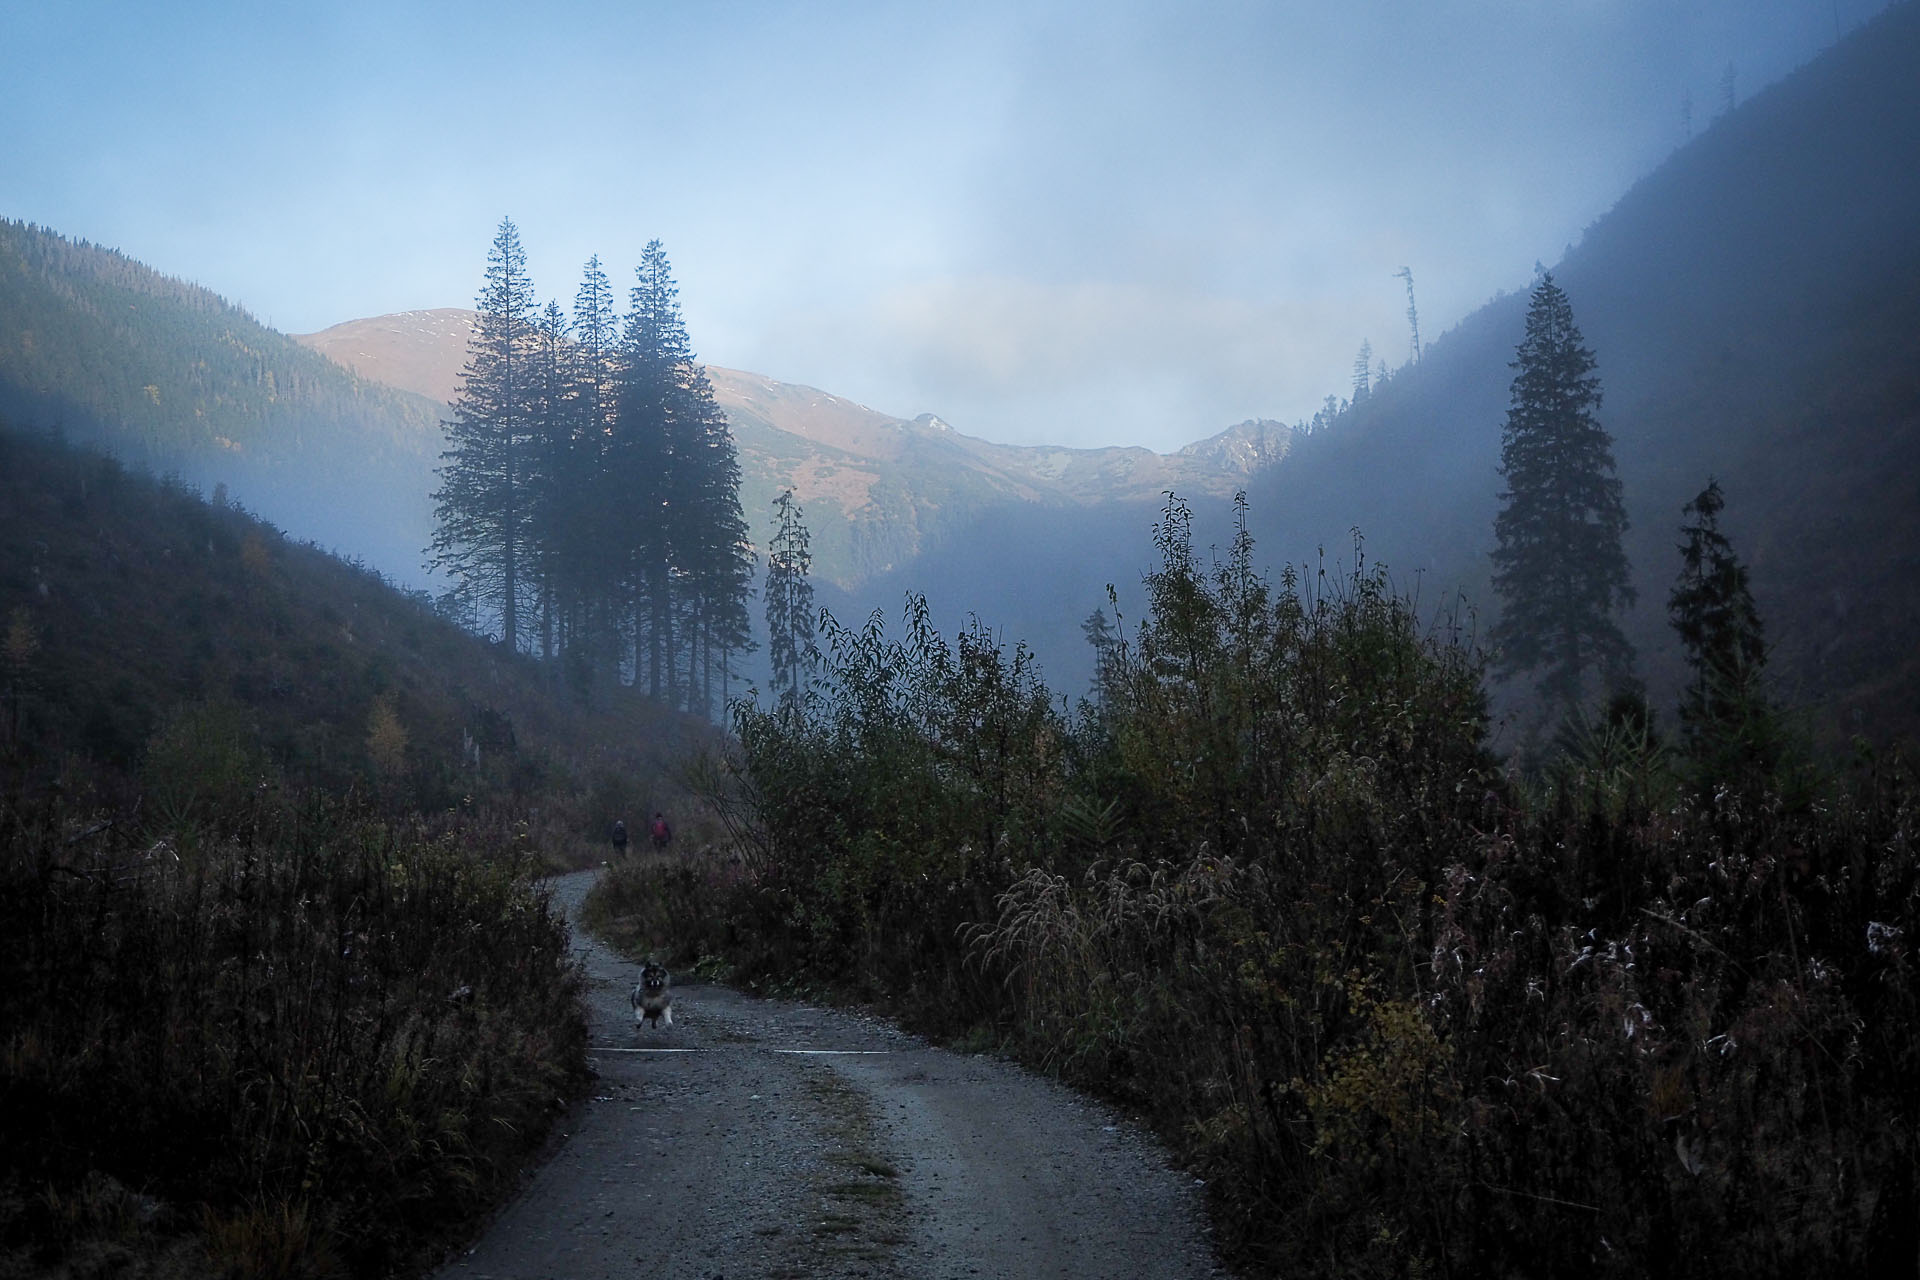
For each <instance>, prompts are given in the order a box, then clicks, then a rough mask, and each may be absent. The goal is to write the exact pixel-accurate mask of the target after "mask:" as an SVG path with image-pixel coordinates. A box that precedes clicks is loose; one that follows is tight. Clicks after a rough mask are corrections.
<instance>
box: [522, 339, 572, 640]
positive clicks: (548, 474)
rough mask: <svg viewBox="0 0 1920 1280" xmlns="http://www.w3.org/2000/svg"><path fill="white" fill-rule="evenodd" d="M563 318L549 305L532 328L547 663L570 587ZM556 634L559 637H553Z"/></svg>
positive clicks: (533, 527)
mask: <svg viewBox="0 0 1920 1280" xmlns="http://www.w3.org/2000/svg"><path fill="white" fill-rule="evenodd" d="M568 329H569V326H568V324H567V317H566V313H565V312H563V311H562V310H561V309H560V304H559V303H558V302H548V303H547V306H546V309H545V310H544V311H542V312H541V313H540V316H539V319H538V320H537V321H536V322H535V323H534V329H533V350H532V360H531V375H532V376H531V378H530V388H531V392H532V394H531V397H530V399H529V409H530V414H529V418H530V421H531V424H532V444H533V447H532V449H531V450H530V454H531V458H530V465H529V471H530V475H529V477H528V486H527V487H528V498H529V500H528V510H529V512H530V513H531V514H530V517H529V520H528V528H529V535H530V536H529V539H528V540H529V543H530V545H531V548H532V552H533V560H534V567H535V570H536V577H537V586H536V588H535V594H536V596H537V598H538V601H539V608H540V616H539V628H540V656H541V657H542V658H544V659H547V660H549V661H551V660H552V659H553V657H554V656H555V654H556V652H557V649H556V646H557V645H558V646H564V645H565V642H566V637H565V615H566V600H567V596H568V595H569V594H570V592H569V587H570V585H571V584H570V583H569V581H568V579H569V577H570V575H569V574H568V572H567V570H568V567H569V566H568V563H567V562H568V552H569V549H570V548H569V547H568V545H567V524H568V513H569V511H570V509H571V504H572V498H571V494H570V488H571V485H570V483H569V482H570V479H571V476H570V470H571V468H572V465H573V461H574V438H575V436H576V435H577V434H578V429H577V425H576V422H575V412H576V402H577V399H578V392H577V389H576V387H575V385H574V375H573V351H572V343H571V342H570V340H569V337H568ZM556 631H557V632H558V634H556Z"/></svg>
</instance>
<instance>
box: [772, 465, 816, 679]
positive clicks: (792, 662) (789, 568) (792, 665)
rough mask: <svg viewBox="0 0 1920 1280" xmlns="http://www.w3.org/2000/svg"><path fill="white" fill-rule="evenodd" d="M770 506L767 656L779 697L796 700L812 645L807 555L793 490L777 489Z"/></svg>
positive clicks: (809, 558)
mask: <svg viewBox="0 0 1920 1280" xmlns="http://www.w3.org/2000/svg"><path fill="white" fill-rule="evenodd" d="M773 505H774V509H775V510H776V511H777V512H779V515H778V516H777V517H776V519H775V523H774V532H773V540H772V541H771V542H770V543H769V544H768V546H767V587H766V591H767V657H768V658H769V660H771V662H772V664H773V684H774V688H775V689H776V690H778V691H779V693H780V697H781V699H782V700H783V701H787V702H796V701H798V700H799V697H800V676H801V673H802V670H803V668H804V667H805V665H806V658H807V654H808V653H809V651H811V650H812V648H813V584H812V583H811V582H809V581H807V574H808V572H809V571H810V570H811V569H812V568H813V554H812V552H811V551H810V550H809V546H808V543H809V538H808V535H807V526H806V525H805V524H804V523H802V522H801V519H800V516H801V511H800V504H799V503H797V502H795V501H794V499H793V490H792V489H788V490H786V491H785V492H783V493H782V494H781V495H780V496H779V497H778V498H775V499H774V500H773Z"/></svg>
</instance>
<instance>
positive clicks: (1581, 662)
mask: <svg viewBox="0 0 1920 1280" xmlns="http://www.w3.org/2000/svg"><path fill="white" fill-rule="evenodd" d="M1516 354H1517V358H1516V359H1515V360H1514V362H1513V365H1512V367H1513V368H1514V370H1515V371H1516V372H1515V375H1514V379H1513V389H1512V400H1511V404H1510V407H1509V408H1508V410H1507V422H1506V427H1505V429H1504V430H1503V432H1502V435H1501V446H1500V474H1501V475H1502V476H1503V477H1505V479H1506V482H1507V489H1506V492H1504V493H1503V494H1501V510H1500V514H1499V516H1498V517H1497V518H1496V519H1495V521H1494V533H1495V536H1496V538H1497V540H1498V545H1497V546H1496V548H1495V550H1494V553H1493V563H1494V579H1493V585H1494V589H1495V590H1496V591H1497V592H1498V593H1499V595H1500V598H1501V601H1502V606H1503V608H1502V613H1501V617H1500V621H1499V622H1498V624H1496V626H1495V627H1494V630H1493V639H1494V642H1495V646H1496V650H1497V654H1496V658H1495V665H1496V670H1498V671H1499V673H1500V674H1501V675H1502V676H1506V677H1513V676H1516V675H1518V674H1520V673H1522V672H1529V671H1537V670H1543V674H1542V675H1541V677H1540V679H1539V680H1538V682H1537V684H1536V686H1535V687H1536V689H1537V690H1538V692H1539V693H1540V694H1541V696H1542V697H1543V698H1545V699H1546V700H1547V701H1548V702H1549V703H1552V704H1556V705H1559V706H1562V707H1569V708H1570V707H1577V706H1579V705H1580V704H1581V702H1582V700H1583V699H1584V697H1585V694H1586V683H1587V677H1588V675H1589V674H1591V673H1594V672H1596V671H1597V672H1598V673H1599V674H1600V675H1601V676H1602V677H1604V678H1605V679H1607V680H1608V681H1611V682H1620V681H1623V680H1624V679H1626V678H1627V676H1628V675H1629V673H1630V670H1631V667H1632V663H1633V651H1632V649H1631V647H1630V646H1629V645H1628V644H1627V640H1626V637H1625V636H1624V635H1622V634H1621V632H1620V627H1619V624H1618V623H1617V622H1615V620H1614V614H1615V613H1616V612H1617V611H1618V610H1619V609H1620V608H1621V607H1622V606H1624V605H1626V604H1628V603H1631V601H1632V600H1633V587H1632V585H1631V584H1630V582H1629V579H1628V572H1627V558H1626V553H1625V552H1624V551H1622V550H1621V546H1620V539H1621V535H1622V534H1624V533H1625V532H1626V528H1627V514H1626V508H1625V505H1624V504H1623V503H1622V501H1621V494H1620V481H1619V480H1618V479H1617V478H1616V477H1615V475H1614V467H1613V441H1612V438H1611V437H1610V436H1608V435H1607V433H1606V431H1605V430H1604V429H1603V428H1602V427H1601V426H1600V423H1599V421H1598V419H1597V418H1596V417H1595V416H1594V412H1595V410H1596V409H1598V408H1599V405H1600V380H1599V378H1597V377H1595V376H1594V373H1593V370H1594V358H1593V353H1592V352H1591V351H1589V350H1587V348H1586V347H1585V346H1584V345H1583V343H1582V339H1581V336H1580V330H1579V328H1578V327H1576V326H1575V324H1574V322H1573V307H1572V306H1571V304H1569V302H1568V301H1567V295H1566V293H1565V292H1564V291H1563V290H1562V289H1561V288H1560V287H1559V286H1558V285H1556V284H1555V283H1554V282H1553V276H1552V275H1551V274H1548V275H1544V276H1542V277H1541V280H1540V283H1539V285H1538V286H1536V287H1535V289H1534V291H1533V297H1532V300H1531V303H1530V305H1529V306H1528V308H1527V330H1526V337H1525V338H1524V339H1523V340H1522V341H1521V343H1520V346H1519V348H1518V350H1517V353H1516Z"/></svg>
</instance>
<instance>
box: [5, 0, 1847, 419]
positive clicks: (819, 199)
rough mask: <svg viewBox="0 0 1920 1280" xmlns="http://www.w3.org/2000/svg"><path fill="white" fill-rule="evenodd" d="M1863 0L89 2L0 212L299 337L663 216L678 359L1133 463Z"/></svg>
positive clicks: (467, 289) (1526, 224)
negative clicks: (492, 242)
mask: <svg viewBox="0 0 1920 1280" xmlns="http://www.w3.org/2000/svg"><path fill="white" fill-rule="evenodd" d="M1879 7H1880V5H1879V4H1878V2H1877V0H1830V2H1829V3H1826V4H1819V3H1809V2H1808V0H1694V2H1689V3H1674V2H1673V0H1587V2H1583V3H1571V4H1555V5H1549V6H1541V5H1537V4H1532V3H1525V2H1524V0H1476V2H1471V3H1461V2H1457V0H1456V2H1452V3H1436V4H1431V5H1421V6H1408V5H1403V4H1390V3H1384V2H1378V0H1376V2H1374V3H1362V4H1355V5H1342V6H1324V7H1322V6H1274V5H1265V4H1233V5H1222V6H1210V7H1208V9H1207V10H1206V11H1205V13H1204V15H1203V16H1199V17H1196V16H1195V12H1194V11H1193V10H1191V9H1190V8H1189V7H1185V6H1173V5H1139V4H1122V5H1113V4H1098V5H1094V4H1041V5H1031V4H1024V3H1023V4H1011V3H988V4H980V5H969V6H964V7H957V8H951V9H947V10H944V11H937V12H936V11H923V10H921V9H919V8H918V7H914V8H905V7H891V6H884V5H876V4H856V5H845V6H832V7H830V8H829V7H822V6H809V5H801V4H798V3H787V4H780V3H773V4H721V5H700V6H632V5H616V4H608V3H588V4H575V5H568V6H561V7H558V8H555V9H551V10H546V11H543V13H542V16H541V17H540V19H539V20H537V21H535V20H530V19H529V18H528V17H527V16H526V15H525V13H524V11H523V10H520V9H518V8H516V7H512V6H503V5H493V4H476V5H468V6H461V7H459V8H457V9H445V8H436V7H429V6H388V5H384V4H380V5H376V4H371V3H349V4H340V5H326V6H304V7H296V8H293V9H282V8H278V7H274V8H270V9H264V10H263V9H260V8H259V7H257V6H241V5H230V4H187V5H183V6H168V7H166V8H164V9H148V8H142V7H138V6H123V5H119V4H110V3H76V4H70V5H61V6H25V5H22V6H10V7H8V9H7V10H6V11H5V12H4V13H0V47H5V48H6V49H8V50H9V59H8V61H9V68H10V72H9V75H8V76H7V77H6V79H5V80H4V82H0V111H4V113H5V115H6V118H7V119H8V120H9V122H10V127H9V129H8V136H7V139H6V140H5V142H4V143H0V149H4V154H0V213H4V214H7V215H10V216H13V217H16V218H21V219H27V220H33V221H38V222H40V223H42V224H44V225H50V226H53V227H56V228H58V229H59V230H61V231H62V232H64V233H66V234H68V235H72V236H78V237H84V238H87V239H91V240H93V241H95V242H98V243H104V244H107V245H111V246H114V247H117V248H120V249H122V250H124V251H126V252H128V253H130V254H132V255H133V256H135V257H137V258H139V259H141V260H142V261H146V262H150V263H154V264H156V265H158V266H160V267H161V269H163V270H165V271H168V272H170V273H173V274H178V275H181V276H184V277H186V278H188V279H191V280H193V281H195V282H198V283H201V284H204V285H207V286H208V287H210V288H212V289H214V290H215V291H216V292H218V293H220V294H222V295H223V296H226V297H228V298H230V299H233V300H234V301H237V302H239V303H241V304H243V305H245V306H247V307H248V308H250V309H251V310H252V311H253V312H254V313H255V314H256V315H258V316H259V317H261V318H262V319H263V320H264V321H266V322H267V323H268V324H270V325H273V326H274V327H276V328H279V329H281V330H283V331H287V332H305V331H311V330H315V329H319V328H323V327H325V326H327V325H330V324H333V323H336V322H339V321H342V320H346V319H351V318H355V317H360V316H367V315H375V314H381V313H384V312H390V311H398V310H407V309H416V308H425V307H433V306H457V305H465V304H467V303H469V302H470V301H471V299H472V297H473V293H474V290H475V287H476V284H477V280H478V275H479V271H480V268H481V265H482V263H483V259H484V254H485V249H486V244H487V240H488V236H489V234H490V232H491V229H492V227H493V226H494V224H495V223H496V222H497V220H498V219H499V218H500V216H501V215H502V214H511V215H512V216H513V217H514V218H515V219H516V221H518V222H519V224H520V225H521V227H522V229H523V231H524V233H525V235H526V239H527V243H528V244H529V246H530V247H531V248H532V249H533V263H532V265H533V269H534V275H535V279H536V282H537V283H538V285H539V287H540V289H541V291H542V293H543V295H552V296H558V297H562V298H567V297H570V296H571V294H572V290H573V288H574V285H575V283H576V282H577V277H578V271H579V268H580V264H581V263H582V262H584V261H585V259H586V258H587V257H588V255H589V254H592V253H599V254H601V255H602V256H603V258H604V259H605V260H606V261H607V262H608V264H609V266H610V267H612V268H613V269H614V271H615V273H616V275H617V274H619V273H620V272H623V271H624V270H625V269H626V267H627V266H629V265H630V264H631V263H632V262H633V261H634V259H635V258H636V257H637V255H638V252H639V249H640V246H641V245H642V243H644V241H645V240H646V239H648V238H650V237H654V236H658V237H660V238H662V239H663V240H665V242H666V244H667V247H668V250H669V252H670V253H671V254H672V255H673V257H674V261H675V263H676V266H677V268H678V270H679V273H680V278H681V283H682V286H683V298H684V301H685V306H686V312H687V318H688V324H689V329H690V331H691V333H692V334H693V337H694V342H695V346H696V349H697V350H698V351H699V353H700V354H701V356H702V357H703V358H705V359H708V360H711V361H713V362H715V363H719V364H724V365H727V366H730V367H734V368H744V369H753V370H756V371H759V372H763V373H767V374H770V375H772V376H774V377H778V378H782V379H785V380H788V381H797V382H805V383H808V384H811V385H814V386H820V387H825V388H829V389H831V390H833V391H834V392H835V393H837V394H840V395H844V396H848V397H851V398H853V399H856V400H859V401H862V402H864V403H868V404H871V405H874V406H875V407H877V408H881V409H883V410H885V411H887V412H891V413H895V414H898V415H900V416H903V417H910V416H912V415H914V414H916V413H919V412H922V411H932V412H936V413H938V414H939V415H940V416H942V417H943V418H945V419H946V420H948V421H949V422H952V423H954V424H955V425H956V426H957V427H959V428H960V429H961V430H963V431H967V432H969V433H971V434H974V435H979V436H983V437H986V438H989V439H995V440H1003V441H1009V442H1050V443H1062V444H1080V445H1098V444H1145V445H1148V446H1151V447H1154V448H1158V449H1161V450H1167V449H1171V448H1174V447H1177V446H1179V445H1181V444H1183V443H1186V442H1188V441H1190V440H1194V439H1198V438H1200V437H1202V436H1205V435H1207V434H1210V433H1211V432H1213V431H1216V430H1218V429H1220V428H1221V427H1223V426H1225V425H1227V424H1228V423H1231V422H1236V421H1240V420H1242V419H1245V418H1250V417H1269V418H1278V419H1282V420H1286V421H1293V420H1296V419H1298V418H1301V417H1305V416H1307V415H1309V414H1311V413H1312V411H1313V409H1314V408H1315V407H1316V406H1317V405H1318V404H1319V403H1320V400H1321V398H1322V397H1323V396H1324V395H1326V394H1327V393H1328V392H1329V391H1337V390H1341V389H1342V388H1343V387H1344V385H1345V380H1346V370H1347V369H1348V367H1349V366H1350V364H1351V361H1352V358H1353V353H1354V351H1355V350H1356V349H1357V348H1358V346H1359V344H1360V342H1361V341H1362V340H1363V339H1367V340H1370V341H1371V342H1372V343H1373V346H1374V349H1375V351H1376V352H1378V353H1379V354H1380V355H1381V356H1382V357H1384V358H1386V359H1388V360H1389V361H1391V362H1393V363H1398V362H1400V361H1401V360H1403V359H1405V358H1406V356H1407V354H1408V334H1407V327H1406V321H1405V318H1404V314H1403V312H1404V308H1405V297H1404V293H1403V291H1402V287H1401V285H1400V283H1399V282H1398V281H1397V280H1395V279H1394V278H1393V274H1392V273H1393V272H1395V271H1396V270H1397V269H1399V268H1400V267H1402V266H1408V267H1411V268H1412V270H1413V272H1414V276H1415V279H1416V281H1417V284H1418V296H1419V304H1420V309H1421V320H1422V325H1423V327H1424V328H1425V329H1426V331H1427V332H1428V333H1429V334H1432V333H1438V332H1439V331H1440V330H1442V329H1444V328H1445V327H1447V326H1448V325H1451V324H1453V323H1455V322H1457V321H1458V320H1459V319H1460V318H1462V317H1463V316H1465V315H1466V314H1468V313H1469V312H1470V311H1471V310H1472V309H1473V308H1474V307H1476V306H1478V305H1479V304H1480V303H1481V302H1483V301H1484V300H1485V299H1486V298H1487V297H1488V296H1489V295H1490V294H1491V293H1492V292H1493V291H1494V290H1495V289H1496V288H1499V287H1509V288H1516V287H1521V286H1523V285H1524V283H1525V281H1526V278H1527V274H1528V271H1529V269H1530V267H1531V264H1532V263H1533V262H1534V261H1535V260H1536V259H1538V260H1542V261H1546V262H1552V261H1555V260H1556V259H1557V258H1558V257H1559V256H1560V255H1561V253H1562V252H1563V250H1564V248H1565V247H1566V246H1567V245H1568V244H1569V243H1572V242H1573V241H1575V240H1577V239H1578V237H1579V234H1580V232H1581V230H1582V229H1583V228H1584V227H1585V226H1587V225H1588V224H1589V223H1590V222H1592V220H1593V219H1594V218H1595V217H1597V216H1598V215H1599V214H1601V213H1602V212H1603V211H1604V210H1605V209H1606V208H1607V207H1608V206H1609V205H1610V204H1611V203H1612V202H1613V200H1614V199H1616V198H1617V196H1618V195H1619V193H1620V192H1621V191H1622V190H1624V189H1625V188H1626V187H1627V186H1628V185H1629V184H1630V183H1631V182H1632V181H1633V180H1634V179H1635V178H1637V177H1639V176H1640V175H1642V174H1644V173H1646V172H1647V171H1649V170H1650V169H1651V168H1652V167H1653V166H1654V165H1655V164H1656V163H1657V162H1658V161H1659V160H1660V159H1661V158H1662V157H1663V156H1665V155H1666V154H1668V153H1669V152H1671V151H1672V150H1673V149H1674V148H1675V147H1676V146H1677V145H1679V144H1680V143H1681V142H1683V141H1684V140H1685V137H1686V133H1687V126H1686V124H1685V122H1684V121H1683V115H1682V108H1683V102H1684V101H1686V100H1689V99H1690V100H1691V103H1692V115H1693V128H1694V130H1695V131H1698V130H1700V129H1702V128H1704V126H1705V125H1706V124H1707V122H1708V121H1710V120H1711V118H1712V117H1713V116H1714V115H1715V114H1717V112H1718V111H1719V109H1720V95H1721V90H1722V82H1723V77H1724V76H1725V74H1726V72H1727V69H1728V68H1732V70H1733V74H1734V91H1735V94H1736V96H1738V97H1741V98H1744V97H1746V96H1749V95H1751V94H1752V93H1753V92H1755V91H1756V90H1758V89H1759V88H1760V87H1761V86H1763V85H1765V84H1767V83H1769V82H1771V81H1773V80H1775V79H1777V78H1778V77H1779V76H1780V75H1782V74H1784V73H1785V72H1786V71H1788V70H1790V69H1791V68H1792V67H1794V66H1796V65H1798V64H1800V63H1801V62H1803V61H1804V60H1805V59H1806V58H1808V57H1809V56H1811V55H1812V54H1813V53H1815V52H1816V51H1817V50H1819V49H1820V48H1821V47H1823V46H1825V45H1827V44H1830V43H1831V42H1832V41H1833V40H1834V39H1835V38H1836V36H1838V35H1839V34H1841V33H1842V32H1844V31H1845V30H1848V29H1851V28H1852V27H1853V26H1855V25H1856V24H1857V23H1859V22H1860V21H1862V20H1864V19H1865V18H1866V17H1868V16H1870V15H1871V14H1872V13H1873V12H1876V11H1877V10H1878V9H1879Z"/></svg>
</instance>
